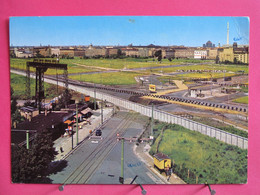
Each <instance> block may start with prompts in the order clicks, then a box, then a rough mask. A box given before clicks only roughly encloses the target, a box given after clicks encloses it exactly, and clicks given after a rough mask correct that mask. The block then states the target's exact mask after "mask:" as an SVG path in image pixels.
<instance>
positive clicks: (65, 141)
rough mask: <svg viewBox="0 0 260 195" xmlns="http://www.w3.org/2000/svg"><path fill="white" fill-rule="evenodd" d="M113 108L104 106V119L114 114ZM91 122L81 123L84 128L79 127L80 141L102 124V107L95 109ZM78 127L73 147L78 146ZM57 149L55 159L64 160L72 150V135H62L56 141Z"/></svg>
mask: <svg viewBox="0 0 260 195" xmlns="http://www.w3.org/2000/svg"><path fill="white" fill-rule="evenodd" d="M112 112H113V108H104V109H103V116H104V121H106V120H107V119H109V118H110V117H111V115H112ZM90 122H91V125H90V124H83V123H79V124H78V126H79V127H80V126H82V128H81V129H80V128H78V142H79V143H80V142H81V141H83V140H84V139H85V138H86V137H87V136H88V135H89V131H90V130H92V131H93V130H94V129H95V128H97V127H98V126H99V125H100V124H101V117H100V109H99V110H95V111H94V110H93V115H92V116H91V117H90ZM76 139H77V138H76V128H74V135H73V149H75V148H76V144H77V141H76ZM54 147H55V150H56V151H57V152H58V154H57V155H56V157H55V159H54V161H58V160H63V159H64V158H66V156H67V155H68V154H69V153H70V152H71V151H72V137H69V136H67V137H60V138H58V139H57V140H55V141H54ZM60 148H62V150H63V152H61V150H60Z"/></svg>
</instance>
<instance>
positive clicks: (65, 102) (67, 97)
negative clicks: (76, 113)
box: [57, 89, 72, 109]
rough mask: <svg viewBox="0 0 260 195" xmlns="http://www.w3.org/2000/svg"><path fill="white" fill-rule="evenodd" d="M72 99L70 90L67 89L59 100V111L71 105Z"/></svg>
mask: <svg viewBox="0 0 260 195" xmlns="http://www.w3.org/2000/svg"><path fill="white" fill-rule="evenodd" d="M71 97H72V95H71V93H70V92H69V90H68V89H65V91H64V92H63V94H62V95H61V97H60V98H59V101H58V104H57V109H60V108H65V107H66V106H67V105H68V104H69V102H70V100H71Z"/></svg>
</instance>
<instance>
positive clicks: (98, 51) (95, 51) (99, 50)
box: [85, 45, 107, 57]
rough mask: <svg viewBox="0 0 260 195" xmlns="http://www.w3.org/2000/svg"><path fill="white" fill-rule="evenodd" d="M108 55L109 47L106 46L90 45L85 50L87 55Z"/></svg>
mask: <svg viewBox="0 0 260 195" xmlns="http://www.w3.org/2000/svg"><path fill="white" fill-rule="evenodd" d="M106 55H107V49H106V48H104V47H99V46H96V47H94V46H93V45H90V46H89V47H88V48H87V49H86V50H85V56H86V57H94V56H103V57H105V56H106Z"/></svg>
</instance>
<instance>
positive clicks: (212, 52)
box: [208, 48, 218, 60]
mask: <svg viewBox="0 0 260 195" xmlns="http://www.w3.org/2000/svg"><path fill="white" fill-rule="evenodd" d="M217 55H218V49H217V48H211V49H209V50H208V59H210V60H215V59H216V57H217Z"/></svg>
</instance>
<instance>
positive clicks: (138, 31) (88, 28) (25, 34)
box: [10, 16, 249, 46]
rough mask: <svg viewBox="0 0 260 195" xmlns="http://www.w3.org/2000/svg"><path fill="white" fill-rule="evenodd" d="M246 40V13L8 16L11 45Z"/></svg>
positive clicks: (193, 43)
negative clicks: (229, 15)
mask: <svg viewBox="0 0 260 195" xmlns="http://www.w3.org/2000/svg"><path fill="white" fill-rule="evenodd" d="M227 22H229V32H230V34H229V43H230V44H232V43H233V42H234V40H235V41H236V42H237V43H238V44H248V43H249V18H247V17H177V16H167V17H166V16H76V17H75V16H68V17H60V16H59V17H11V18H10V45H13V46H39V45H40V44H41V45H53V46H55V45H89V44H93V45H129V44H133V45H149V44H155V45H164V46H168V45H185V46H202V45H203V44H204V43H206V42H207V41H208V40H210V41H211V42H212V43H213V44H215V45H216V46H217V45H218V43H219V42H220V44H221V45H223V44H226V42H227Z"/></svg>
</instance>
